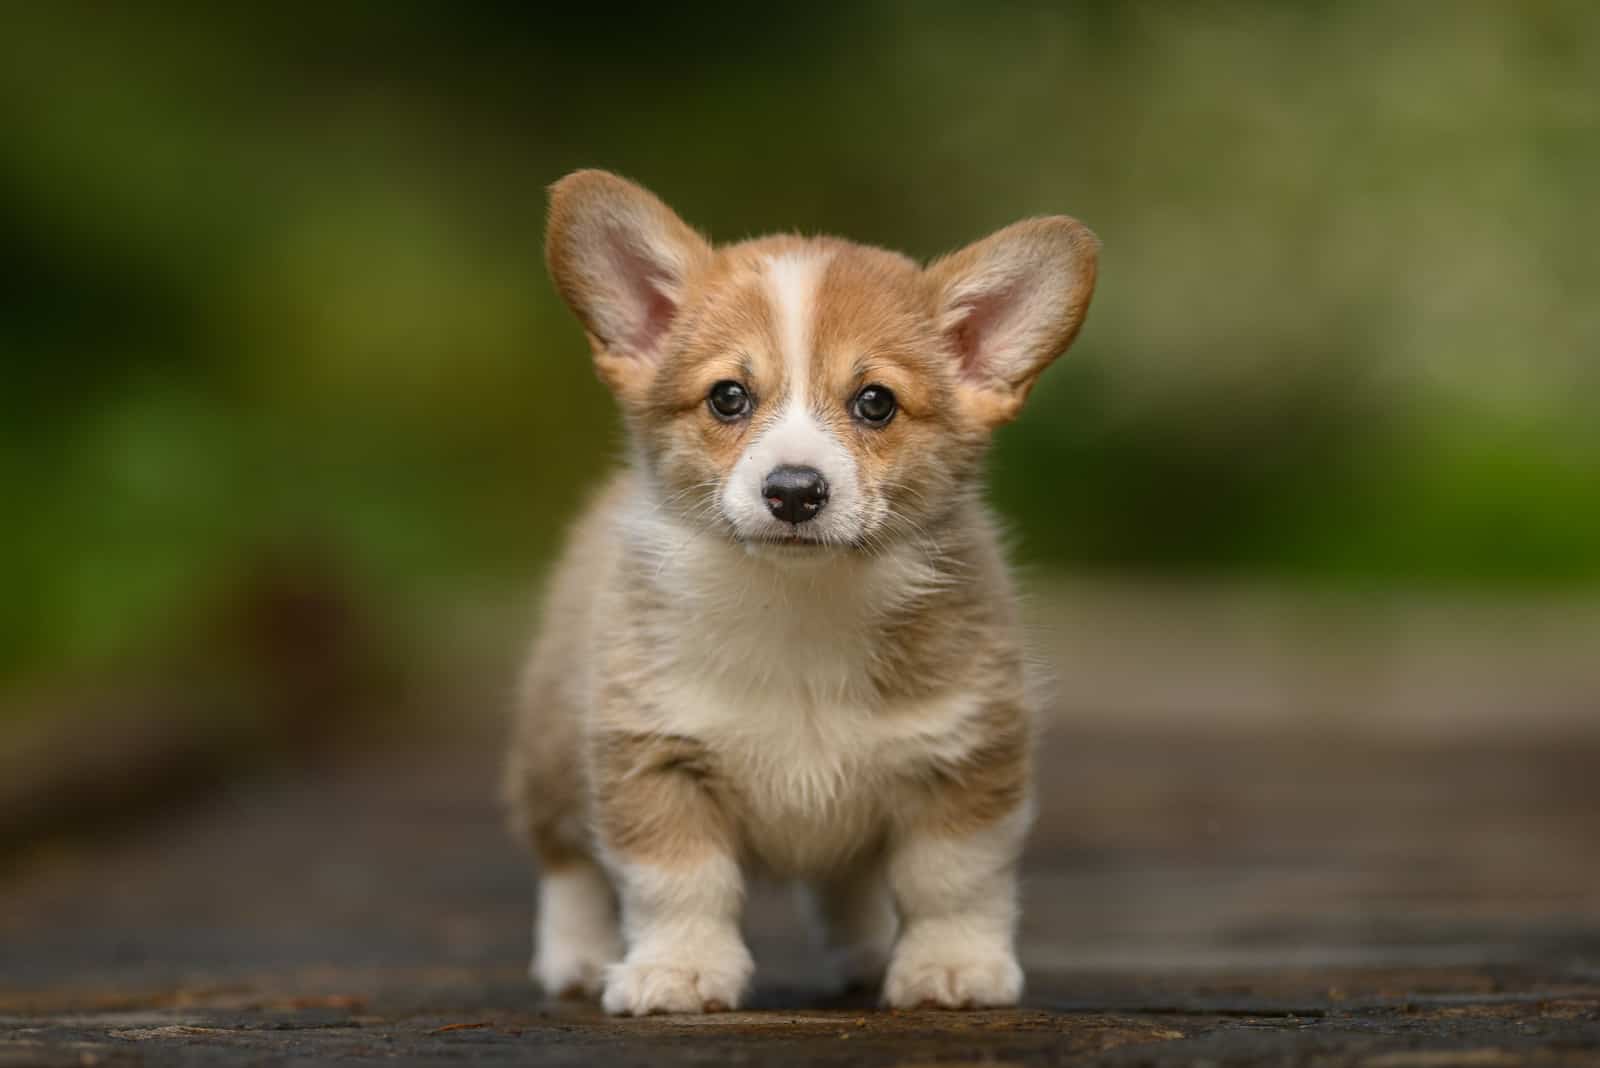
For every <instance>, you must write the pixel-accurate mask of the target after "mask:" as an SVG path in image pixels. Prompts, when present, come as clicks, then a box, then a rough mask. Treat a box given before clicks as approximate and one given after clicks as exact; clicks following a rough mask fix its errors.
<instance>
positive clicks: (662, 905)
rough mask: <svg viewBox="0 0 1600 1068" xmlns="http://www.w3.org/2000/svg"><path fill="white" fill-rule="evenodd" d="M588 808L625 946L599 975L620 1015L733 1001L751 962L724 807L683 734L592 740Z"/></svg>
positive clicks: (609, 1006) (710, 1007)
mask: <svg viewBox="0 0 1600 1068" xmlns="http://www.w3.org/2000/svg"><path fill="white" fill-rule="evenodd" d="M595 768H596V780H597V781H596V783H595V797H596V809H597V811H596V815H597V823H598V826H599V831H600V837H601V840H602V843H603V844H604V846H605V851H606V855H607V858H608V860H609V863H610V865H611V868H612V870H613V871H614V873H615V875H616V879H617V889H618V893H619V896H620V898H621V904H622V929H623V937H624V939H625V940H626V942H627V955H626V956H625V957H624V958H623V960H622V962H621V963H620V964H615V965H612V967H611V968H610V969H609V970H608V972H607V974H606V981H605V993H604V995H603V997H602V999H601V1000H602V1004H603V1005H604V1006H605V1009H606V1011H607V1012H610V1013H613V1014H617V1015H629V1016H644V1015H648V1014H650V1013H657V1012H714V1011H718V1010H726V1009H733V1008H737V1007H738V1005H739V1003H740V1001H741V1000H742V999H743V998H744V995H745V991H746V989H747V988H748V986H749V983H750V974H751V972H752V971H753V970H754V963H753V962H752V960H751V958H750V951H749V950H748V949H746V948H745V945H744V939H743V937H742V936H741V935H740V932H739V917H740V912H741V910H742V909H743V905H744V879H743V876H742V873H741V872H740V870H739V865H738V862H737V860H736V859H735V856H734V850H733V841H732V835H731V833H730V828H729V823H728V820H727V818H726V814H725V813H724V812H723V810H722V806H721V804H720V802H719V799H718V798H717V796H716V788H715V784H714V783H713V782H712V780H711V778H710V774H709V771H708V770H707V768H706V767H705V765H704V762H703V754H701V753H700V751H699V747H698V746H697V745H696V744H695V743H694V742H692V741H690V740H688V739H681V738H663V737H660V736H653V735H612V736H608V737H603V738H601V739H598V740H597V750H596V761H595Z"/></svg>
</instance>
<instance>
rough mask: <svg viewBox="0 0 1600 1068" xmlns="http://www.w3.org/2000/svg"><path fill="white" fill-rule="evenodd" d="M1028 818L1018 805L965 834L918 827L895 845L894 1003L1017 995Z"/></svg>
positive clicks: (887, 990)
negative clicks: (1020, 860) (1021, 869)
mask: <svg viewBox="0 0 1600 1068" xmlns="http://www.w3.org/2000/svg"><path fill="white" fill-rule="evenodd" d="M1026 822H1027V821H1026V818H1025V813H1024V812H1022V811H1021V810H1019V811H1018V812H1016V813H1014V814H1013V815H1011V816H1009V817H1007V818H1006V819H1003V820H1000V821H997V822H996V823H995V824H993V825H990V826H988V827H985V828H982V829H979V830H973V831H968V832H966V833H964V834H961V835H959V836H951V837H946V836H943V835H940V834H938V833H935V832H931V831H925V832H921V833H915V834H913V835H912V837H910V838H909V839H908V840H907V841H905V842H904V843H903V844H902V845H901V847H900V848H899V849H898V850H897V851H896V854H895V856H894V858H893V859H892V861H891V862H890V880H891V883H892V885H893V887H894V895H895V900H896V901H897V902H898V903H899V906H900V916H901V924H902V926H901V932H900V941H899V942H898V943H897V944H896V945H895V950H894V957H893V958H892V960H891V961H890V964H889V975H888V978H887V979H886V980H885V982H884V991H883V998H884V1001H885V1002H887V1003H888V1004H889V1005H890V1006H892V1007H893V1008H897V1009H914V1008H918V1007H924V1006H928V1007H938V1008H946V1009H965V1008H988V1007H993V1006H997V1005H1015V1004H1016V1003H1017V999H1018V998H1019V997H1021V996H1022V969H1021V967H1020V966H1018V964H1017V956H1016V952H1015V949H1014V948H1013V941H1014V932H1015V928H1016V922H1017V875H1016V865H1017V854H1018V852H1019V849H1020V845H1021V841H1022V831H1023V829H1024V827H1025V825H1026Z"/></svg>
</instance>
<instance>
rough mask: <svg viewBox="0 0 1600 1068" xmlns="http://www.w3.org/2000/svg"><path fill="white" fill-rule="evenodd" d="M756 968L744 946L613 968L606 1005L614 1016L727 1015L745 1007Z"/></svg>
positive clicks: (609, 973)
mask: <svg viewBox="0 0 1600 1068" xmlns="http://www.w3.org/2000/svg"><path fill="white" fill-rule="evenodd" d="M754 970H755V965H754V962H752V961H751V959H750V953H749V951H748V950H746V949H745V948H744V946H742V945H738V946H736V947H730V948H727V949H725V950H723V951H722V952H719V953H704V952H701V953H695V952H689V953H682V954H678V955H677V956H663V955H658V954H652V956H651V957H650V958H649V959H645V960H626V961H623V962H622V963H621V964H614V965H612V966H611V967H610V968H609V969H607V971H606V992H605V996H604V997H603V998H602V1000H601V1004H602V1005H604V1006H605V1010H606V1011H607V1012H609V1013H611V1014H612V1015H613V1016H648V1015H650V1014H651V1013H657V1012H726V1011H728V1010H730V1009H736V1008H738V1007H739V1003H740V1001H742V1000H743V999H744V993H745V989H746V988H747V987H748V986H749V985H750V973H751V972H752V971H754Z"/></svg>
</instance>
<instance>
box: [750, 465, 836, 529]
mask: <svg viewBox="0 0 1600 1068" xmlns="http://www.w3.org/2000/svg"><path fill="white" fill-rule="evenodd" d="M761 495H762V496H763V497H765V498H766V499H767V509H768V510H769V511H771V512H772V514H773V515H775V516H777V517H778V518H779V519H781V520H783V521H784V522H785V523H804V522H805V521H806V520H807V519H815V518H816V517H817V513H818V512H820V511H822V509H823V506H824V505H826V504H827V503H828V483H827V480H826V479H824V478H823V477H822V472H821V471H818V470H817V469H816V468H814V467H793V466H791V465H789V464H785V465H784V466H782V467H774V468H773V469H772V471H771V472H770V473H769V474H768V475H767V479H766V481H765V482H763V483H761Z"/></svg>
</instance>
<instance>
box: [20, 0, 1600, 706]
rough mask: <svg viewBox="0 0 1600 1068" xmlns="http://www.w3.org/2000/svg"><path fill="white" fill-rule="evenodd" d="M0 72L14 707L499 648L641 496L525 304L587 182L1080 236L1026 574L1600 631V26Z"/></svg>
mask: <svg viewBox="0 0 1600 1068" xmlns="http://www.w3.org/2000/svg"><path fill="white" fill-rule="evenodd" d="M5 24H6V26H5V30H4V32H3V33H0V78H3V83H0V84H3V86H4V98H5V102H6V107H5V109H4V112H3V114H4V117H5V127H4V130H5V136H4V137H3V138H0V271H3V276H4V278H5V283H4V289H5V292H6V299H5V302H4V309H5V310H4V314H3V316H0V358H3V360H4V371H5V377H4V383H3V385H0V501H4V502H5V508H4V522H3V524H0V588H3V589H4V591H5V596H4V598H3V599H0V680H4V683H5V685H4V688H3V689H0V696H3V695H4V694H8V693H9V694H18V693H34V692H37V691H38V690H39V689H40V688H41V687H43V688H46V689H47V688H49V687H50V686H51V685H53V680H60V679H76V680H82V679H86V678H87V679H110V680H118V679H123V678H130V677H141V678H143V677H146V676H149V677H158V678H166V679H174V680H182V681H183V682H184V683H185V684H187V683H188V682H190V681H192V680H193V679H194V678H196V677H211V676H218V677H226V676H229V675H230V673H233V672H235V671H236V670H243V671H246V672H247V673H248V672H252V671H253V672H255V674H256V675H258V676H265V675H270V674H272V672H273V670H274V669H273V667H272V665H274V664H276V663H280V662H281V663H292V664H294V665H297V667H296V668H295V670H296V671H299V672H300V673H301V674H302V675H307V674H308V669H306V668H305V664H306V663H312V664H313V668H314V669H310V670H309V675H311V676H316V673H317V671H321V670H323V669H322V668H316V667H315V665H316V664H317V663H320V661H319V660H318V658H319V657H323V658H329V657H331V658H334V659H338V658H339V657H342V656H345V655H346V654H344V653H328V652H327V651H326V649H325V646H326V645H328V644H334V645H337V644H339V643H344V644H346V645H348V646H349V647H351V648H353V649H356V650H358V651H357V652H353V653H350V654H348V658H349V659H351V660H353V661H356V662H359V663H361V664H363V665H366V664H369V663H373V664H379V665H382V667H380V668H374V669H372V670H374V671H376V672H378V673H379V674H382V673H383V672H385V671H388V670H389V669H390V668H391V667H393V666H394V665H396V664H399V665H401V666H402V667H404V666H405V665H406V664H408V663H409V664H415V662H416V661H417V659H418V658H422V659H430V658H434V659H442V658H447V657H449V656H450V655H453V651H462V650H468V649H469V647H471V646H472V645H474V644H475V643H478V642H481V641H484V640H490V641H493V642H494V643H497V645H498V646H499V647H500V648H502V649H504V648H509V647H510V645H511V644H513V641H514V640H520V634H517V635H511V636H508V635H507V634H505V633H499V632H496V631H493V630H492V628H491V629H488V630H484V631H479V630H475V629H474V627H473V625H472V624H471V623H470V622H469V621H470V620H471V619H472V618H474V617H473V609H472V606H474V605H477V604H487V603H500V604H506V603H515V604H524V603H525V602H526V599H527V597H528V595H529V594H530V593H531V591H532V590H533V589H535V588H536V585H537V579H538V576H539V574H540V572H541V568H542V567H543V565H544V563H545V562H546V561H547V559H548V555H549V552H550V550H551V548H552V546H553V544H554V542H555V540H556V539H557V538H558V537H559V532H560V531H561V529H562V526H563V524H564V522H565V521H566V520H567V518H568V517H569V516H570V515H571V513H572V512H573V510H574V508H575V506H576V505H577V503H578V502H579V501H580V499H581V498H582V495H583V494H584V492H585V489H586V487H588V486H589V485H591V484H592V483H593V482H594V480H595V479H596V478H597V477H598V476H599V475H600V474H601V473H602V472H603V471H604V470H605V469H606V468H607V467H608V466H609V465H610V464H611V463H612V461H613V459H614V457H615V455H616V452H617V444H618V441H617V433H618V431H617V423H616V419H615V417H614V415H613V412H612V408H611V404H610V402H609V398H608V396H607V395H606V393H605V391H604V390H603V389H602V388H601V386H600V385H599V384H598V383H597V382H596V381H595V379H594V377H593V374H592V372H591V370H590V366H589V363H588V359H587V353H586V350H585V347H584V343H583V339H582V336H581V334H580V331H579V330H578V328H577V326H576V324H575V323H574V321H573V320H572V318H571V316H570V315H569V314H568V313H567V311H566V310H565V309H564V308H563V307H562V306H561V304H560V302H559V301H558V300H557V298H556V297H555V295H554V293H553V291H552V289H551V286H550V284H549V281H548V279H547V278H546V277H545V275H544V271H543V265H542V260H541V242H542V225H543V219H542V213H543V188H544V187H545V186H546V185H547V184H548V183H549V182H551V181H552V180H554V179H555V178H557V177H558V176H560V175H561V174H562V173H564V172H565V171H567V170H569V169H571V168H574V167H579V166H603V167H608V168H612V169H615V170H618V171H620V172H622V173H625V174H627V175H630V176H632V177H634V178H636V179H638V180H639V181H641V182H643V183H645V184H646V185H648V186H650V187H651V188H653V189H654V190H656V191H657V192H658V193H659V194H661V195H662V197H663V198H664V199H666V200H667V201H668V202H669V203H671V204H673V205H674V206H675V207H676V208H677V209H678V210H679V211H680V212H681V213H682V214H683V215H684V216H685V217H686V218H687V219H689V220H691V221H692V222H694V223H695V224H697V225H698V226H700V227H701V228H703V229H705V230H707V231H708V232H709V233H710V234H712V235H713V236H714V237H716V238H720V239H736V238H740V237H744V236H749V235H753V234H758V233H762V232H766V231H771V230H780V229H798V230H802V231H807V232H813V231H831V232H838V233H842V234H845V235H848V236H851V237H854V238H857V239H860V240H863V241H868V242H874V243H879V244H883V245H887V246H891V247H894V248H899V249H903V250H906V251H909V252H911V253H912V254H914V255H917V256H922V257H927V256H932V255H934V254H936V253H938V252H940V251H942V250H946V249H950V248H952V247H955V246H958V245H960V244H963V243H965V242H967V241H969V240H972V239H974V238H976V237H978V236H980V235H982V234H983V233H985V232H987V231H988V230H990V229H992V228H995V227H997V226H1000V225H1003V224H1005V223H1006V222H1009V221H1011V220H1013V219H1015V218H1018V217H1020V216H1024V215H1028V214H1033V213H1043V212H1062V211H1064V212H1067V213H1070V214H1074V215H1077V216H1079V217H1080V218H1082V219H1083V220H1085V221H1086V222H1087V223H1089V225H1091V226H1092V227H1093V228H1094V229H1095V230H1096V231H1097V232H1098V233H1099V234H1100V236H1101V238H1102V239H1103V241H1104V243H1105V254H1104V259H1103V263H1102V275H1101V287H1100V290H1099V294H1098V296H1097V298H1096V301H1095V305H1094V307H1093V309H1092V311H1091V314H1090V317H1089V322H1088V326H1087V328H1086V329H1085V331H1084V334H1083V336H1082V338H1081V340H1080V342H1079V343H1078V345H1077V347H1076V348H1075V349H1074V350H1073V352H1072V353H1071V355H1070V357H1069V358H1067V359H1065V360H1063V361H1062V362H1061V363H1059V364H1058V365H1057V366H1056V367H1055V368H1054V369H1053V370H1052V371H1051V372H1050V373H1049V374H1048V375H1047V376H1046V379H1045V381H1044V384H1043V385H1042V386H1041V388H1040V389H1039V391H1037V392H1036V393H1035V399H1034V400H1033V402H1032V404H1031V407H1030V408H1029V410H1028V411H1027V413H1026V414H1025V416H1024V418H1023V419H1022V421H1021V422H1020V423H1019V424H1017V425H1015V426H1013V427H1010V428H1008V429H1007V430H1005V431H1004V432H1003V433H1002V434H1001V436H1000V440H999V444H998V448H997V451H996V454H995V456H994V461H993V482H994V499H995V503H996V505H997V507H998V508H999V509H1000V511H1001V512H1002V513H1003V514H1004V515H1005V516H1007V517H1008V518H1009V519H1010V521H1011V522H1012V524H1013V525H1014V528H1015V531H1016V535H1017V546H1018V549H1017V551H1018V555H1019V557H1020V558H1021V559H1023V560H1024V561H1027V562H1029V563H1030V564H1032V565H1034V567H1035V569H1036V571H1039V572H1046V573H1048V572H1050V571H1052V570H1055V569H1060V570H1061V571H1063V572H1069V573H1072V574H1075V575H1102V574H1104V575H1112V576H1136V577H1139V578H1141V579H1143V578H1146V577H1149V576H1162V577H1171V578H1179V579H1189V578H1202V579H1207V580H1210V579H1218V580H1225V581H1230V582H1231V581H1246V582H1265V583H1272V584H1284V585H1290V586H1293V585H1298V584H1306V585H1314V586H1317V587H1329V586H1331V587H1334V588H1338V589H1360V590H1371V589H1377V590H1383V591H1388V590H1411V589H1441V588H1442V589H1448V590H1487V591H1508V590H1509V591H1524V590H1537V591H1573V590H1583V589H1588V590H1593V589H1594V588H1595V587H1596V586H1597V584H1600V492H1597V485H1600V419H1597V418H1596V407H1597V405H1596V398H1597V396H1600V355H1597V354H1600V301H1597V299H1596V297H1597V289H1600V254H1597V251H1596V250H1597V249H1600V210H1596V207H1595V190H1596V189H1600V62H1597V57H1600V7H1596V6H1595V5H1594V4H1592V3H1587V2H1582V0H1575V2H1571V3H1545V2H1527V3H1489V2H1482V3H1479V2H1470V0H1464V2H1459V3H1456V2H1438V3H1416V4H1392V3H1384V2H1373V3H1354V2H1352V3H1323V2H1306V3H1262V4H1210V3H1206V4H1190V3H1172V4H1143V3H1130V4H1077V5H1066V4H1059V5H1058V4H1044V3H1037V4H1024V3H983V4H979V3H971V4H962V5H957V4H947V3H934V2H904V3H889V4H871V5H854V4H841V5H793V6H776V7H773V8H771V9H761V10H759V11H757V10H756V9H747V10H745V11H743V12H740V13H737V14H736V13H733V12H732V11H731V10H730V11H728V12H726V13H720V14H712V13H710V12H703V13H700V14H695V13H694V12H692V11H691V10H688V9H685V8H681V7H679V6H676V5H655V6H652V7H649V8H645V9H642V10H627V11H624V10H622V9H619V8H614V7H612V6H609V5H589V6H587V7H580V8H578V9H575V10H572V11H568V12H566V13H555V12H551V11H545V10H542V9H541V8H540V7H539V6H538V5H532V4H510V3H504V4H487V5H466V4H461V5H449V4H431V5H422V4H414V3H402V2H385V3H345V4H334V5H322V6H316V7H313V6H309V5H305V6H302V5H186V6H183V7H182V10H181V11H180V10H179V9H177V8H162V9H160V10H159V11H158V10H157V9H156V8H149V7H145V6H143V5H92V6H91V5H79V4H25V5H13V6H11V7H10V8H9V9H8V12H7V15H6V17H5ZM330 620H331V622H330ZM352 621H354V622H352ZM241 635H242V637H241ZM486 635H487V637H486ZM324 638H326V639H327V641H326V642H325V641H324ZM241 648H242V649H244V650H245V652H243V653H241V652H239V650H240V649H241ZM308 658H309V659H308ZM241 662H242V663H247V665H249V666H247V667H246V668H243V669H240V668H238V667H237V665H238V664H239V663H241ZM262 665H266V666H265V667H263V666H262ZM367 670H368V669H367V667H360V668H354V669H346V668H344V667H329V668H327V669H326V671H325V674H327V675H328V677H329V678H330V679H332V680H333V681H331V682H330V681H327V680H326V679H324V680H323V681H321V682H317V681H315V680H314V681H313V682H311V683H308V684H304V685H307V686H309V687H310V691H307V692H311V691H315V692H317V693H321V694H322V695H323V698H324V699H326V701H327V702H329V703H332V702H335V701H336V699H337V698H336V695H337V694H338V693H341V692H344V690H345V689H349V688H351V687H355V686H364V685H365V683H363V682H359V681H358V682H351V681H350V680H349V679H348V678H346V676H347V675H350V674H351V673H352V672H354V674H355V675H357V676H360V675H362V672H365V671H367ZM362 677H363V678H364V677H365V676H362ZM385 677H388V676H385ZM317 678H321V676H317ZM295 685H302V684H300V683H296V684H295ZM319 686H321V687H322V689H321V690H318V689H317V688H318V687H319ZM302 688H304V686H302ZM342 688H343V689H342ZM361 692H363V693H367V692H372V691H371V690H370V687H369V688H367V689H363V690H362V691H361ZM330 695H334V696H330ZM310 703H311V704H312V705H315V704H316V703H317V702H316V701H315V700H312V701H310ZM27 706H28V702H26V701H17V702H13V703H12V707H14V708H18V709H21V708H25V707H27ZM19 714H20V713H19Z"/></svg>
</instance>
